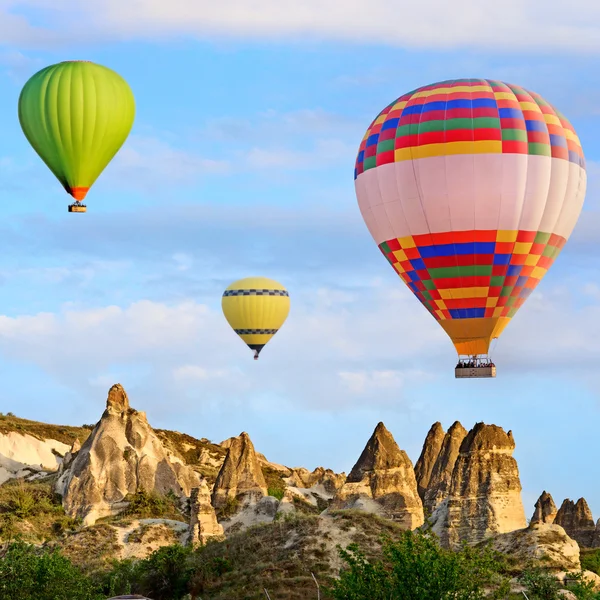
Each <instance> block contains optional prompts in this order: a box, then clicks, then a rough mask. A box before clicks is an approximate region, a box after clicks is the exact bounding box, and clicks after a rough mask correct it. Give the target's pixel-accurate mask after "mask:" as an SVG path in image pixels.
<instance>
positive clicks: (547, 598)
mask: <svg viewBox="0 0 600 600" xmlns="http://www.w3.org/2000/svg"><path fill="white" fill-rule="evenodd" d="M519 581H520V582H521V584H522V585H523V586H524V587H525V588H526V589H527V593H528V596H529V598H530V600H558V599H559V598H560V596H559V593H558V590H559V589H560V586H559V583H558V581H557V579H556V577H554V576H552V575H551V574H550V573H548V571H546V570H545V569H542V568H541V567H532V568H529V569H526V570H525V571H523V573H522V574H521V576H520V577H519Z"/></svg>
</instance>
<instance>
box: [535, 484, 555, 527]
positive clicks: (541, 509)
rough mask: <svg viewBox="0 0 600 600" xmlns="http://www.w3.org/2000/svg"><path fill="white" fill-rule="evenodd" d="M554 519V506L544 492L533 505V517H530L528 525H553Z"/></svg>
mask: <svg viewBox="0 0 600 600" xmlns="http://www.w3.org/2000/svg"><path fill="white" fill-rule="evenodd" d="M555 517H556V504H554V500H553V499H552V496H551V495H550V494H549V493H548V492H546V491H545V490H544V491H543V492H542V495H541V496H540V497H539V498H538V500H537V502H536V503H535V509H534V511H533V516H532V517H531V522H530V525H534V524H535V523H546V524H552V523H554V519H555Z"/></svg>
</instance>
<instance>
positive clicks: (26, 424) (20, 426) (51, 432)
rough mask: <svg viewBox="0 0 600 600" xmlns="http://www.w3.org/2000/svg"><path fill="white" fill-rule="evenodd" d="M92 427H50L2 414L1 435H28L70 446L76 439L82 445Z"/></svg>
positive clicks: (0, 422) (9, 414) (0, 420)
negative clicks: (12, 432) (15, 433)
mask: <svg viewBox="0 0 600 600" xmlns="http://www.w3.org/2000/svg"><path fill="white" fill-rule="evenodd" d="M92 428H93V426H92V425H82V426H81V427H71V426H70V425H50V424H48V423H40V422H38V421H29V420H28V419H21V418H20V417H15V415H13V414H12V413H5V414H4V413H0V433H4V434H6V433H10V432H11V431H14V432H17V433H23V434H25V433H27V434H29V435H31V436H33V437H35V438H37V439H38V440H47V439H51V440H57V441H59V442H62V443H63V444H67V445H68V446H70V445H71V444H72V443H73V442H74V441H75V440H76V439H78V440H79V441H80V442H81V443H82V444H83V442H85V440H86V439H87V438H88V436H89V435H90V433H91V432H92Z"/></svg>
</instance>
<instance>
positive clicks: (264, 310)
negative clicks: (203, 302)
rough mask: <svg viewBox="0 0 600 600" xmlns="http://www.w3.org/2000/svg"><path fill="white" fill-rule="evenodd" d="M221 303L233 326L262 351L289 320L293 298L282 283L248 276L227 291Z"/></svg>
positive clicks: (245, 340)
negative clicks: (291, 299) (291, 298)
mask: <svg viewBox="0 0 600 600" xmlns="http://www.w3.org/2000/svg"><path fill="white" fill-rule="evenodd" d="M221 305H222V308H223V314H224V315H225V318H226V319H227V322H228V323H229V325H230V326H231V328H232V329H233V330H234V331H235V332H236V333H237V334H238V335H239V336H240V337H241V338H242V340H243V341H244V342H245V343H246V344H247V345H248V346H249V347H250V348H252V349H253V350H258V351H260V350H261V349H262V347H263V346H264V345H265V344H266V343H267V342H268V341H269V340H270V339H271V338H272V337H273V336H274V335H275V334H276V333H277V331H278V330H279V329H280V328H281V326H282V325H283V324H284V322H285V320H286V319H287V316H288V314H289V311H290V298H289V294H288V292H287V290H286V289H285V288H284V287H283V286H282V285H281V284H280V283H278V282H276V281H273V280H272V279H268V278H266V277H248V278H246V279H241V280H240V281H236V282H235V283H232V284H231V285H230V286H229V287H228V288H227V289H226V290H225V292H224V293H223V298H222V301H221Z"/></svg>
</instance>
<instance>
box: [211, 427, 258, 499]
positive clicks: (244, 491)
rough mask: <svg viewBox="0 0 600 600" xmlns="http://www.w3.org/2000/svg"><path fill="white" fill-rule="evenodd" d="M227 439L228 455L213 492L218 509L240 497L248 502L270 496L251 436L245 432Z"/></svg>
mask: <svg viewBox="0 0 600 600" xmlns="http://www.w3.org/2000/svg"><path fill="white" fill-rule="evenodd" d="M227 442H228V444H227V446H226V447H227V455H226V457H225V461H224V462H223V466H222V467H221V470H220V471H219V474H218V475H217V480H216V481H215V485H214V487H213V492H212V504H213V506H214V507H215V508H216V509H219V508H222V507H223V506H225V505H226V504H227V503H228V501H230V500H233V499H236V498H239V497H240V496H243V497H244V498H245V500H246V501H247V500H251V499H255V500H259V499H260V498H262V497H263V496H266V495H267V482H266V481H265V477H264V475H263V472H262V469H261V465H260V462H259V460H258V457H257V455H256V451H255V450H254V444H253V443H252V440H251V439H250V436H249V435H248V434H247V433H246V432H242V433H241V434H240V435H239V436H238V437H236V438H230V440H227ZM221 445H223V444H221Z"/></svg>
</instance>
